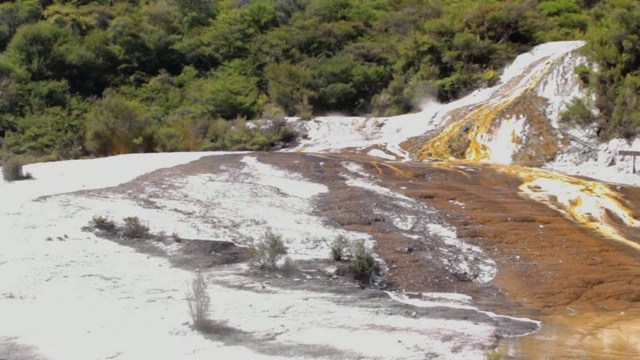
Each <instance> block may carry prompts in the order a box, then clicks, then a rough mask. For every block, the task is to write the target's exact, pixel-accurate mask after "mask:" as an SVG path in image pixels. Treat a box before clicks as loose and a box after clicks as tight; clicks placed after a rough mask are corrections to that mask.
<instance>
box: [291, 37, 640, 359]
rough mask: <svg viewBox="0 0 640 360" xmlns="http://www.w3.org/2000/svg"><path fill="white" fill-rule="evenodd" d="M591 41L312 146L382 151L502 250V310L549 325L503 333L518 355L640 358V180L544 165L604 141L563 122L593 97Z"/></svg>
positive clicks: (405, 178)
mask: <svg viewBox="0 0 640 360" xmlns="http://www.w3.org/2000/svg"><path fill="white" fill-rule="evenodd" d="M581 45H582V43H579V42H566V43H553V44H546V45H543V46H541V47H539V48H536V49H534V50H533V51H532V52H531V53H530V54H525V55H523V56H521V57H519V58H518V59H517V60H516V61H515V62H514V64H512V65H511V66H510V67H508V68H507V69H506V70H505V72H504V74H503V76H502V78H501V81H500V83H499V84H498V85H497V86H495V87H492V88H488V89H483V90H479V91H477V92H475V93H473V94H471V95H469V96H468V97H466V98H464V99H462V100H459V101H456V102H453V103H449V104H430V105H429V106H428V107H426V108H425V109H424V111H423V112H422V113H420V114H415V115H413V116H411V117H407V116H405V117H398V118H391V119H376V120H372V119H361V120H360V121H359V120H358V119H356V118H350V119H349V120H348V121H347V120H345V119H339V118H338V119H334V118H327V119H318V120H316V121H315V123H314V124H313V125H310V126H309V129H310V132H309V134H310V135H311V136H310V139H309V140H307V141H306V142H305V143H304V145H303V146H305V149H307V150H309V151H320V150H322V151H325V152H326V151H330V152H342V153H345V152H346V153H350V154H362V155H364V154H370V155H374V156H378V160H373V159H372V158H366V157H362V156H361V155H360V156H361V158H360V159H361V160H362V161H365V162H369V164H370V165H369V166H370V171H369V173H370V174H372V175H375V176H378V177H379V178H380V180H381V181H382V182H383V183H384V184H385V185H386V186H391V187H394V189H395V190H396V191H399V192H402V193H405V194H407V195H410V196H413V197H415V198H419V199H422V200H423V201H425V202H428V203H430V204H432V205H434V206H435V207H436V208H438V209H439V210H440V211H441V212H443V213H445V214H448V215H449V216H450V219H451V223H452V224H454V225H455V226H456V227H457V229H458V236H459V237H466V238H468V239H471V240H472V241H474V244H477V245H478V246H480V247H482V248H483V249H484V250H485V251H487V252H488V253H489V254H490V255H492V256H493V257H494V259H495V260H496V263H497V266H498V275H497V277H496V279H495V280H494V282H493V283H494V284H496V285H497V286H498V287H499V288H500V290H501V292H502V294H504V296H505V298H506V301H503V302H502V305H500V306H501V308H500V306H498V308H499V310H500V311H502V312H512V313H514V314H515V315H525V316H528V317H530V318H534V319H537V320H541V321H542V324H543V325H542V328H541V329H540V330H539V331H537V332H535V333H533V334H530V335H527V336H524V337H517V338H511V339H507V340H505V341H503V343H502V345H501V347H500V348H499V351H500V352H501V353H502V354H503V355H505V356H506V357H511V358H516V359H575V358H580V359H630V358H640V341H638V340H640V338H639V337H640V331H638V330H640V233H639V232H638V227H640V220H639V219H640V190H639V188H637V187H634V186H631V185H620V184H614V183H607V182H602V181H596V180H593V179H588V178H584V177H580V176H573V175H569V174H567V173H563V172H558V171H553V170H548V169H544V168H541V167H544V166H546V165H548V164H549V163H551V162H553V161H555V160H557V159H560V158H562V159H566V158H575V159H578V158H581V156H583V154H585V152H589V151H593V149H595V148H597V146H598V144H597V143H596V142H594V141H595V140H594V138H593V137H589V135H588V134H589V130H588V129H581V128H571V127H567V126H566V125H561V124H559V120H558V119H559V113H560V112H561V111H562V110H563V108H564V104H565V103H567V102H568V101H570V100H571V98H573V97H574V96H583V97H584V96H588V95H587V94H586V93H585V92H584V90H583V88H581V86H580V84H579V80H577V77H576V76H575V74H574V73H573V69H574V68H575V66H577V65H578V64H580V63H583V62H584V61H585V60H584V58H582V57H581V56H580V55H579V54H578V53H577V52H576V51H575V50H576V49H577V48H579V47H580V46H581ZM336 120H337V121H336ZM341 127H342V130H341ZM327 129H329V130H327ZM341 134H348V136H345V139H343V138H341ZM347 137H348V139H346V138H347ZM326 138H331V141H330V142H327V141H324V142H322V141H321V142H318V139H326ZM407 138H410V139H409V140H408V141H405V140H406V139H407ZM576 149H577V150H576ZM352 156H354V155H352ZM608 156H610V157H611V155H610V154H609V155H608ZM393 158H395V159H398V160H401V159H404V160H405V161H404V162H393V161H391V162H390V161H388V159H393ZM408 158H413V159H415V160H418V162H415V163H411V162H407V161H406V160H407V159H408ZM618 160H620V159H618ZM622 160H624V159H622ZM625 161H628V160H625ZM581 164H582V163H577V165H575V166H574V167H573V168H572V169H573V171H575V172H576V173H577V172H580V166H581ZM618 175H619V174H615V175H614V176H613V177H612V179H611V180H612V181H615V179H616V178H621V177H620V176H618ZM632 181H634V182H638V181H637V180H634V179H632ZM378 251H382V250H381V249H378ZM384 256H387V258H388V257H393V256H395V255H393V254H392V253H384V251H383V257H384ZM407 271H409V270H407ZM392 280H394V279H392ZM395 280H396V281H397V282H398V283H400V284H403V283H402V280H398V279H395ZM404 286H407V287H410V286H411V284H405V285H404ZM401 287H402V286H401ZM425 287H427V288H425V289H412V290H413V291H420V290H422V291H427V290H429V289H428V285H425ZM483 296H484V295H483ZM478 297H481V296H478ZM514 304H516V305H514ZM494 305H495V304H494Z"/></svg>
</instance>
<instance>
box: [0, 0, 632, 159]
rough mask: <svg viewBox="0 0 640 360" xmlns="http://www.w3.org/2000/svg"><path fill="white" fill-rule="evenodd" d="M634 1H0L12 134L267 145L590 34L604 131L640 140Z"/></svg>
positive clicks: (3, 104)
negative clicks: (297, 126)
mask: <svg viewBox="0 0 640 360" xmlns="http://www.w3.org/2000/svg"><path fill="white" fill-rule="evenodd" d="M639 23H640V5H639V3H638V2H637V1H634V0H604V1H594V0H550V1H540V0H486V1H475V0H271V1H267V0H40V1H36V0H19V1H18V0H15V1H12V0H0V139H2V151H3V153H5V154H29V155H33V156H38V157H46V158H51V159H64V158H74V157H80V156H86V155H110V154H117V153H125V152H140V151H177V150H197V149H260V150H263V149H269V148H270V147H272V146H274V145H276V144H278V143H280V142H282V141H284V140H286V139H289V138H290V136H291V134H290V132H289V131H288V129H286V128H285V127H283V126H280V125H278V126H276V128H277V130H278V131H273V129H266V128H250V129H247V128H242V129H241V128H240V127H241V126H243V119H254V118H257V117H263V118H269V119H270V120H272V123H274V124H279V123H280V122H281V121H280V120H281V119H282V118H283V117H284V116H285V115H289V116H293V115H297V116H302V117H309V116H311V115H320V114H324V113H329V112H341V113H344V114H373V115H380V116H391V115H397V114H402V113H407V112H412V111H416V110H417V109H418V106H419V104H420V103H421V101H422V100H423V99H424V97H426V96H433V97H436V98H438V99H439V100H440V101H443V102H447V101H451V100H454V99H456V98H459V97H461V96H464V95H465V94H467V93H469V92H470V91H472V90H474V89H475V88H477V87H480V86H486V85H490V84H492V83H493V82H495V81H496V80H497V79H498V76H499V71H500V69H501V68H502V67H503V66H505V65H506V64H507V63H508V62H509V61H511V60H512V59H513V58H514V57H515V56H516V55H517V54H519V53H521V52H524V51H527V50H529V49H530V48H531V47H532V46H535V45H537V44H539V43H542V42H546V41H552V40H567V39H586V40H587V41H588V46H587V47H586V48H587V50H586V53H587V54H588V56H589V58H590V59H591V61H592V64H593V66H590V67H585V68H584V69H582V70H583V75H584V76H583V78H584V79H585V82H587V83H588V86H590V87H591V88H592V89H593V91H594V93H595V94H596V95H597V101H596V106H597V108H598V110H599V111H600V117H599V118H598V119H596V120H595V121H597V122H598V124H599V126H600V127H601V128H602V129H604V130H606V131H604V132H602V133H603V134H606V136H635V135H636V134H637V133H640V101H638V91H640V73H639V71H640V70H639V69H640V27H638V24H639Z"/></svg>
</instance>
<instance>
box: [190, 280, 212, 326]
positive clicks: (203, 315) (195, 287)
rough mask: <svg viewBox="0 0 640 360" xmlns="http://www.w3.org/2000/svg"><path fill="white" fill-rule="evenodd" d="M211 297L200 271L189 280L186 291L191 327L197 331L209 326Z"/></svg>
mask: <svg viewBox="0 0 640 360" xmlns="http://www.w3.org/2000/svg"><path fill="white" fill-rule="evenodd" d="M210 303H211V298H210V297H209V293H208V292H207V282H206V281H205V280H204V277H203V276H202V274H201V273H200V272H198V273H197V275H196V277H195V279H193V281H191V290H190V291H188V292H187V304H188V305H189V314H190V315H191V320H192V321H193V327H194V328H195V329H196V330H198V331H206V330H207V329H208V328H209V325H210V320H209V304H210Z"/></svg>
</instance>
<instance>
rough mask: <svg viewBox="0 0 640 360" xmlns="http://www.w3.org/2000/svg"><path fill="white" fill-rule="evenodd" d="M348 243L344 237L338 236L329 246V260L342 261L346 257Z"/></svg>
mask: <svg viewBox="0 0 640 360" xmlns="http://www.w3.org/2000/svg"><path fill="white" fill-rule="evenodd" d="M348 248H349V242H348V241H347V239H345V238H344V236H342V235H340V236H338V237H337V238H336V239H335V240H334V241H333V243H332V244H331V258H332V259H333V260H335V261H340V260H343V259H344V257H345V256H346V255H347V250H348Z"/></svg>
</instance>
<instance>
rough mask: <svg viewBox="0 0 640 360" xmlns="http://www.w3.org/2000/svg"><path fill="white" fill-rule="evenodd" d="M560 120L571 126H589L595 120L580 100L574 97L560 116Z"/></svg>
mask: <svg viewBox="0 0 640 360" xmlns="http://www.w3.org/2000/svg"><path fill="white" fill-rule="evenodd" d="M560 120H562V121H563V122H567V123H571V124H578V125H590V124H591V123H593V121H594V120H595V116H594V115H593V113H591V110H589V108H587V106H586V105H585V103H584V101H582V99H579V98H577V97H574V98H573V99H571V102H570V103H569V104H568V105H567V108H566V109H565V111H563V112H562V113H561V114H560Z"/></svg>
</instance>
